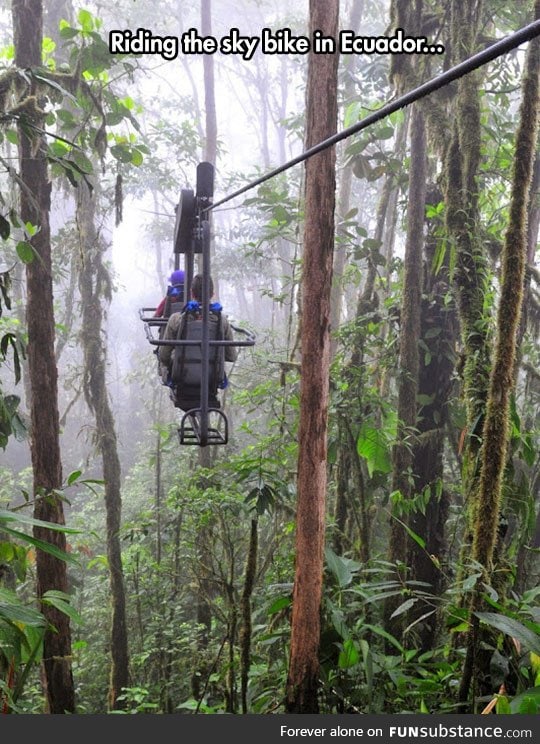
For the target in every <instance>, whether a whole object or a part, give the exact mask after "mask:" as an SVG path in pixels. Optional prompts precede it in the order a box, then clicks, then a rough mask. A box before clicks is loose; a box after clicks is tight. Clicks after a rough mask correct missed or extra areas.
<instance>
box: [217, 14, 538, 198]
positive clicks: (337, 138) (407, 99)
mask: <svg viewBox="0 0 540 744" xmlns="http://www.w3.org/2000/svg"><path fill="white" fill-rule="evenodd" d="M538 35H540V20H536V21H534V22H533V23H530V24H529V25H528V26H524V27H523V28H521V29H519V30H518V31H516V32H515V33H513V34H510V35H509V36H506V37H505V38H503V39H500V40H499V41H496V42H494V43H493V44H492V45H491V46H489V47H488V48H487V49H483V50H482V51H481V52H477V54H473V56H472V57H469V58H468V59H466V60H464V61H463V62H460V63H459V64H457V65H455V66H454V67H451V68H450V69H449V70H446V72H443V73H441V74H440V75H437V77H434V78H432V79H431V80H428V81H427V82H425V83H422V85H419V86H418V87H417V88H413V90H411V91H409V92H408V93H405V94H404V95H402V96H400V97H399V98H396V100H395V101H392V102H391V103H387V104H385V105H384V106H383V107H382V108H380V109H378V110H377V111H375V112H374V113H372V114H369V116H366V117H365V118H364V119H362V120H361V121H359V122H356V124H353V125H351V126H350V127H347V128H346V129H343V130H342V131H341V132H338V133H337V134H334V135H332V136H331V137H328V139H325V140H323V141H322V142H319V144H317V145H314V146H313V147H310V148H309V149H308V150H305V151H304V152H303V153H301V154H300V155H297V156H296V157H295V158H292V159H291V160H288V161H287V162H286V163H284V164H283V165H280V166H279V167H277V168H274V170H271V171H269V172H268V173H266V174H265V175H263V176H261V177H260V178H257V179H255V180H254V181H250V183H248V184H246V185H245V186H242V188H240V189H238V190H237V191H233V193H232V194H229V196H226V197H224V198H223V199H220V200H219V201H217V202H214V204H211V205H210V206H209V207H207V208H206V209H205V211H206V212H209V211H211V210H213V209H215V208H216V207H220V206H221V205H222V204H225V203H226V202H229V201H231V199H235V198H236V197H237V196H240V194H244V193H245V192H246V191H249V190H251V189H253V188H255V187H256V186H260V184H262V183H264V182H265V181H268V180H269V179H270V178H273V177H274V176H277V175H278V174H279V173H283V172H284V171H286V170H288V169H289V168H292V167H293V165H298V163H302V162H303V161H304V160H307V159H308V158H310V157H312V156H313V155H316V154H317V153H319V152H322V151H323V150H326V149H327V148H328V147H332V145H335V144H337V143H338V142H341V140H344V139H347V138H348V137H351V136H352V135H353V134H357V133H358V132H361V131H362V130H363V129H366V128H367V127H369V126H371V125H372V124H375V123H376V122H378V121H380V120H381V119H384V118H385V117H386V116H389V115H390V114H393V113H394V112H395V111H399V110H400V109H402V108H405V106H408V105H409V104H411V103H414V102H415V101H418V100H419V99H420V98H424V97H425V96H427V95H429V94H430V93H434V92H435V91H436V90H438V89H439V88H442V87H444V86H445V85H448V83H451V82H453V81H454V80H457V79H458V78H460V77H463V76H464V75H467V74H468V73H469V72H473V70H476V69H478V68H479V67H482V66H483V65H485V64H487V63H488V62H491V61H492V60H494V59H496V58H497V57H500V56H501V55H503V54H505V53H506V52H509V51H511V50H512V49H515V48H516V47H518V46H519V45H520V44H523V42H525V41H530V40H531V39H533V38H535V37H536V36H538Z"/></svg>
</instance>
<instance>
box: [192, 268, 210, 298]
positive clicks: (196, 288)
mask: <svg viewBox="0 0 540 744" xmlns="http://www.w3.org/2000/svg"><path fill="white" fill-rule="evenodd" d="M203 281H204V280H203V275H202V274H195V276H194V277H193V281H192V282H191V296H192V297H193V299H194V300H197V302H202V293H203ZM213 295H214V282H213V281H212V277H211V276H209V277H208V299H210V298H211V297H213Z"/></svg>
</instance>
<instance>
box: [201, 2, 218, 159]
mask: <svg viewBox="0 0 540 744" xmlns="http://www.w3.org/2000/svg"><path fill="white" fill-rule="evenodd" d="M201 34H202V35H203V36H211V35H212V1H211V0H201ZM203 70H204V107H205V123H206V132H205V139H204V159H205V160H206V161H208V162H209V163H212V165H215V164H216V153H217V118H216V98H215V93H214V57H213V56H212V55H211V54H204V55H203Z"/></svg>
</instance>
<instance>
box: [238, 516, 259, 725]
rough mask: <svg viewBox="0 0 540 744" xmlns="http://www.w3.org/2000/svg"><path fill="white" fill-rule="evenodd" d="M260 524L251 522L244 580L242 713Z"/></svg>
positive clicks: (247, 673) (253, 520) (249, 653)
mask: <svg viewBox="0 0 540 744" xmlns="http://www.w3.org/2000/svg"><path fill="white" fill-rule="evenodd" d="M258 530H259V522H258V520H257V519H252V520H251V531H250V538H249V550H248V557H247V561H246V575H245V578H244V591H243V592H242V602H241V606H240V613H241V616H242V629H241V631H240V689H241V698H242V713H247V712H248V700H247V693H248V678H249V667H250V664H251V595H252V594H253V585H254V583H255V574H256V572H257V547H258Z"/></svg>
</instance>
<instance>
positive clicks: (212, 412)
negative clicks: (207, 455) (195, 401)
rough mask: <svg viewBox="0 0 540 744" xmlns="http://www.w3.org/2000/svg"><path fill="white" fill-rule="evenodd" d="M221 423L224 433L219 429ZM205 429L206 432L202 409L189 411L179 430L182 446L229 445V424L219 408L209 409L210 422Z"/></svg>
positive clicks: (183, 417) (184, 416)
mask: <svg viewBox="0 0 540 744" xmlns="http://www.w3.org/2000/svg"><path fill="white" fill-rule="evenodd" d="M212 418H213V419H214V420H213V421H212ZM211 422H212V423H211ZM220 423H222V424H223V431H220V430H219V428H218V426H219V424H220ZM205 428H206V431H203V427H202V426H201V409H200V408H192V409H191V410H189V411H187V412H186V413H185V414H184V415H183V416H182V420H181V421H180V428H179V429H178V437H179V439H180V444H195V445H198V446H199V447H206V446H207V445H209V444H227V442H228V441H229V422H228V420H227V416H226V415H225V414H224V413H223V411H220V410H219V409H218V408H209V409H208V421H207V426H206V427H205Z"/></svg>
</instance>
